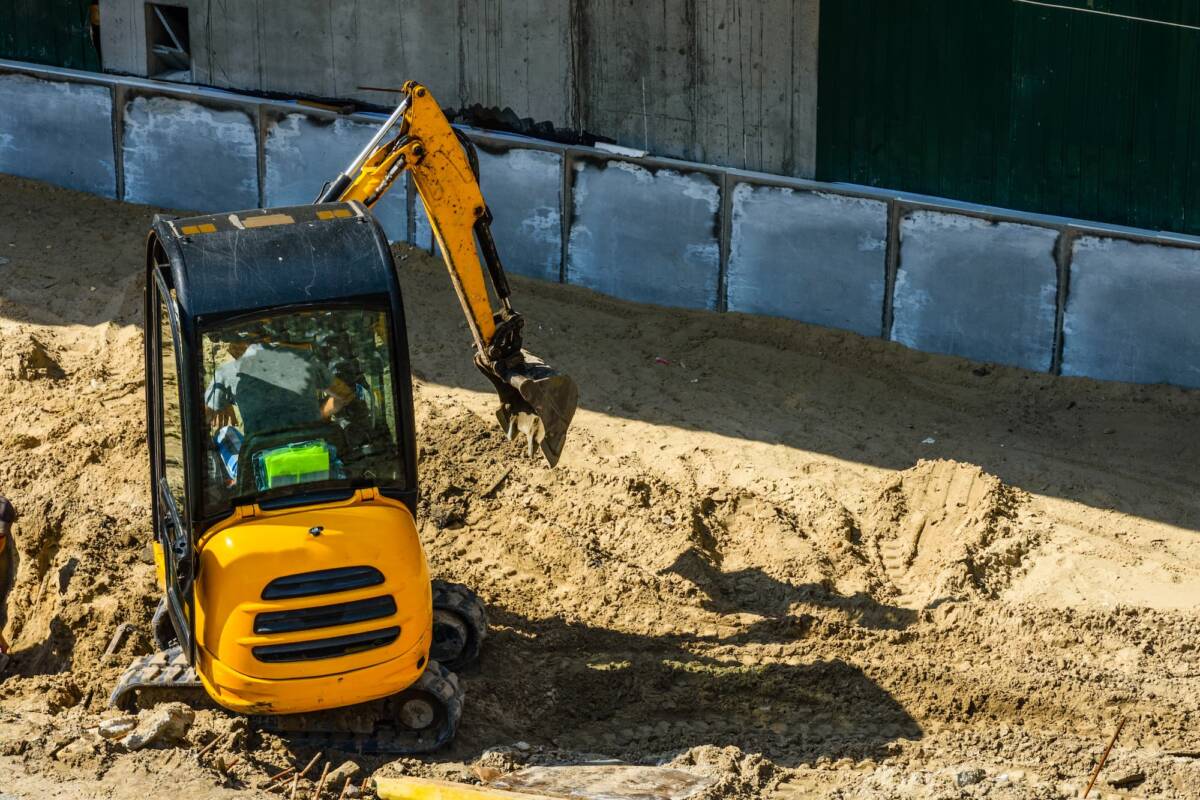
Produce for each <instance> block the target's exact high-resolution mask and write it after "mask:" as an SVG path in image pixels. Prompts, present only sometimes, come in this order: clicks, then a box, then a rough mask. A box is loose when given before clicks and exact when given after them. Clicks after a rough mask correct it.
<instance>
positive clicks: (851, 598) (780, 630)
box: [663, 549, 917, 643]
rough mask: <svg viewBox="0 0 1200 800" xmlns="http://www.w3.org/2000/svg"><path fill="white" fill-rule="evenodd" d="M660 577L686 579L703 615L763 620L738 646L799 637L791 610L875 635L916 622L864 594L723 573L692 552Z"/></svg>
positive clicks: (750, 573)
mask: <svg viewBox="0 0 1200 800" xmlns="http://www.w3.org/2000/svg"><path fill="white" fill-rule="evenodd" d="M663 571H664V572H673V573H675V574H677V575H679V576H681V577H683V578H686V579H687V580H688V581H690V582H691V583H693V584H694V585H695V586H696V588H698V589H700V590H701V591H702V592H704V595H705V599H704V600H703V601H701V606H702V607H703V608H704V609H705V610H706V611H713V612H716V613H719V614H746V613H749V614H754V615H756V616H760V617H762V618H763V620H762V622H759V623H755V624H754V625H751V626H750V628H749V629H747V630H746V631H745V632H743V633H742V634H739V635H738V636H736V637H734V640H735V641H737V642H738V643H742V642H746V641H750V642H753V641H759V640H763V641H778V637H779V636H780V635H785V636H786V635H788V632H789V630H791V631H794V632H797V633H803V629H804V626H805V619H806V617H805V616H804V615H800V616H797V615H794V614H792V613H791V610H792V608H793V606H795V605H796V604H804V605H808V606H820V607H824V608H828V609H831V610H836V611H838V612H840V613H841V614H842V615H843V616H844V617H845V618H846V619H847V620H848V621H850V622H852V623H853V624H854V625H857V626H859V627H863V628H871V629H875V630H903V629H905V628H907V627H908V626H909V625H911V624H913V623H914V622H916V620H917V612H916V611H915V610H913V609H911V608H903V607H901V606H892V605H888V604H886V603H880V602H879V601H878V600H876V599H875V598H873V597H871V596H870V595H869V594H866V593H865V592H856V593H854V594H851V595H839V594H837V593H836V592H834V591H832V590H830V589H829V588H828V587H827V586H825V585H823V584H821V583H805V584H792V583H788V582H786V581H781V580H779V579H777V578H774V577H772V576H771V575H768V574H767V573H766V572H765V571H763V570H762V569H759V568H758V567H750V568H746V569H739V570H732V571H729V572H725V571H722V570H721V569H719V568H717V567H716V566H715V565H714V564H713V563H712V562H711V561H709V560H708V559H707V558H705V557H704V556H702V555H701V554H700V553H698V552H697V551H696V550H695V549H691V550H687V551H685V552H684V553H682V554H681V555H680V556H679V558H677V559H676V560H675V563H673V564H672V565H671V566H669V567H667V568H666V569H665V570H663ZM756 631H760V634H756Z"/></svg>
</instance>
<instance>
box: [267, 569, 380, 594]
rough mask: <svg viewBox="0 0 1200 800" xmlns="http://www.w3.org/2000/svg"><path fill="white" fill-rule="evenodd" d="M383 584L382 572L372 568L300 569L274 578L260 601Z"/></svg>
mask: <svg viewBox="0 0 1200 800" xmlns="http://www.w3.org/2000/svg"><path fill="white" fill-rule="evenodd" d="M381 583H383V573H382V572H380V571H379V570H377V569H375V568H374V567H339V568H338V569H323V570H319V571H317V572H302V573H300V574H299V575H287V576H285V577H283V578H276V579H275V580H273V581H271V582H270V583H268V584H267V588H265V589H263V593H262V599H263V600H286V599H287V598H290V597H312V596H313V595H316V594H333V593H334V592H347V591H350V590H351V589H361V588H363V587H364V586H378V585H379V584H381Z"/></svg>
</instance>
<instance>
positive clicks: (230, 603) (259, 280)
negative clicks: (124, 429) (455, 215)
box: [113, 203, 486, 752]
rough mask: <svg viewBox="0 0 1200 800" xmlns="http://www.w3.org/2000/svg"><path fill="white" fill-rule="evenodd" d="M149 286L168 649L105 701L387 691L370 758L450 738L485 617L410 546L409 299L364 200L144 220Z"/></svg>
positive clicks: (283, 706) (161, 625)
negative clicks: (462, 674) (159, 692)
mask: <svg viewBox="0 0 1200 800" xmlns="http://www.w3.org/2000/svg"><path fill="white" fill-rule="evenodd" d="M146 287H147V288H146V305H145V315H146V316H145V319H146V322H147V325H146V349H145V357H146V376H147V381H146V390H147V409H148V431H149V449H150V455H151V459H150V461H151V487H152V498H153V514H154V533H155V544H154V550H155V559H156V563H157V566H158V577H159V580H160V582H161V584H162V588H163V590H164V594H163V601H162V603H161V604H160V610H159V613H158V614H157V615H156V620H155V638H156V640H158V643H159V644H160V646H161V647H162V648H163V650H162V652H160V653H158V654H156V655H154V656H151V657H149V658H148V659H143V660H141V661H140V662H138V663H135V664H134V665H133V666H132V667H131V668H130V669H129V670H128V671H127V673H126V676H125V678H123V679H122V681H121V683H120V685H119V686H118V687H117V691H116V692H114V695H113V702H114V704H115V705H130V704H132V703H134V702H136V701H137V700H138V699H139V697H141V696H142V695H149V696H151V698H152V696H153V695H154V693H155V690H156V689H179V688H180V687H181V686H193V687H195V688H203V690H205V692H206V693H207V695H209V696H210V697H211V698H212V699H213V700H215V701H216V702H217V703H219V704H220V705H222V706H225V707H226V708H229V709H232V710H235V711H240V712H243V713H247V714H252V715H257V716H259V717H278V716H279V715H284V716H285V717H287V716H289V715H303V714H311V712H321V711H323V710H327V709H342V708H345V707H351V706H355V705H356V704H360V703H365V702H368V701H375V700H378V699H380V698H385V697H387V698H390V700H389V701H388V703H389V707H388V708H386V709H376V710H375V712H373V714H372V716H374V717H375V718H379V717H383V719H384V730H382V731H381V730H377V729H375V728H372V729H371V730H369V731H367V730H358V731H356V732H357V733H358V734H360V735H363V736H365V737H366V738H365V739H364V741H368V742H370V743H371V745H372V749H387V750H389V751H391V752H419V751H423V750H426V749H430V748H432V747H436V746H437V745H439V744H441V743H442V742H444V741H446V740H447V739H448V738H449V737H450V736H451V735H453V731H454V727H455V725H456V723H457V719H458V714H459V712H460V710H461V696H462V692H461V688H460V686H459V684H458V681H457V679H456V677H455V675H454V674H453V673H452V672H451V671H450V670H451V669H458V668H461V667H462V666H465V665H466V664H467V663H469V662H470V661H471V660H473V659H474V657H475V656H476V655H477V654H478V651H479V645H480V643H481V641H482V639H483V637H484V635H485V633H486V620H485V617H484V612H483V606H482V604H480V603H479V601H478V599H477V598H476V597H475V596H474V595H473V594H472V593H471V592H470V591H469V590H468V589H466V587H463V586H459V585H457V584H447V583H442V582H435V583H431V581H430V578H429V571H428V567H427V565H426V562H425V556H424V553H423V551H422V549H421V544H420V542H419V540H418V538H417V529H416V525H415V523H414V515H415V509H416V499H417V472H416V449H415V436H414V430H413V410H412V387H411V381H410V377H409V375H410V373H409V364H408V344H407V340H406V335H405V325H404V309H403V304H402V301H401V294H400V287H399V285H398V283H397V280H396V274H395V267H394V264H393V261H392V256H391V252H390V250H389V248H388V244H387V240H386V238H385V237H384V235H383V233H382V231H381V230H380V228H379V225H378V224H377V223H376V221H375V220H374V218H373V217H372V216H371V215H370V214H369V213H368V212H366V210H365V209H364V208H363V207H362V206H361V205H359V204H357V203H330V204H320V205H313V206H299V207H295V208H277V209H266V210H256V211H247V212H238V213H234V214H218V215H211V216H205V217H197V218H193V219H170V218H166V217H162V216H160V217H156V218H155V220H154V223H153V226H152V230H151V233H150V236H149V239H148V245H147V273H146ZM342 716H343V717H346V718H355V717H358V718H361V717H363V716H364V714H362V713H361V709H360V710H359V711H358V712H355V713H351V714H348V715H347V714H343V715H342ZM300 721H301V722H302V723H303V724H302V725H300V726H299V727H301V728H302V729H304V730H306V731H309V732H311V731H313V730H316V729H321V727H322V726H321V723H319V722H317V723H314V722H313V719H312V718H311V717H308V718H304V719H302V720H300ZM357 724H360V727H361V720H359V723H357ZM331 730H337V726H336V725H334V726H333V727H332V728H331ZM359 749H362V748H361V747H359Z"/></svg>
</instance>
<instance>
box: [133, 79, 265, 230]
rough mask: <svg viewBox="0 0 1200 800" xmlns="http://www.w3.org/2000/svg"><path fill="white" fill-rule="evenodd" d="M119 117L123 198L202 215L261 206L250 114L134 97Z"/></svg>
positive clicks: (157, 97)
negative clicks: (184, 209)
mask: <svg viewBox="0 0 1200 800" xmlns="http://www.w3.org/2000/svg"><path fill="white" fill-rule="evenodd" d="M123 116H124V129H123V130H124V136H123V139H122V160H123V163H124V168H125V169H124V176H125V198H124V199H126V200H128V201H129V202H131V203H147V204H149V205H157V206H166V207H168V208H188V209H193V210H195V211H205V212H212V211H222V210H225V209H228V210H230V211H234V210H241V209H246V208H256V207H257V206H258V204H259V195H258V132H257V128H256V123H255V117H254V112H253V109H244V108H237V107H224V108H222V107H220V106H218V105H216V104H209V103H203V102H196V101H194V100H190V99H179V98H175V97H164V96H161V95H146V94H140V93H139V94H131V95H130V96H129V97H128V99H127V101H126V103H125V107H124V114H123Z"/></svg>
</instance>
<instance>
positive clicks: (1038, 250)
mask: <svg viewBox="0 0 1200 800" xmlns="http://www.w3.org/2000/svg"><path fill="white" fill-rule="evenodd" d="M1057 241H1058V232H1057V231H1055V230H1051V229H1047V228H1040V227H1036V226H1033V225H1019V224H1016V223H1011V222H999V223H997V222H990V221H988V220H983V219H978V218H976V217H970V216H966V215H962V214H953V213H947V212H941V211H912V212H910V213H909V214H907V215H906V216H905V218H904V219H903V220H902V221H901V225H900V242H901V244H900V266H899V271H898V272H897V274H896V288H895V295H894V298H895V299H894V308H895V315H894V322H893V325H892V332H891V338H892V340H893V341H897V342H900V343H901V344H903V345H906V346H908V347H912V348H915V349H917V350H925V351H928V352H932V353H947V354H950V355H957V356H964V357H966V358H970V359H974V360H976V361H993V362H997V363H1001V364H1010V365H1013V366H1017V367H1024V368H1026V369H1032V370H1039V371H1043V372H1044V371H1047V370H1049V369H1050V366H1051V361H1052V357H1053V353H1054V328H1055V316H1056V313H1057V291H1058V271H1057V267H1056V265H1055V259H1054V248H1055V244H1056V242H1057Z"/></svg>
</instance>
